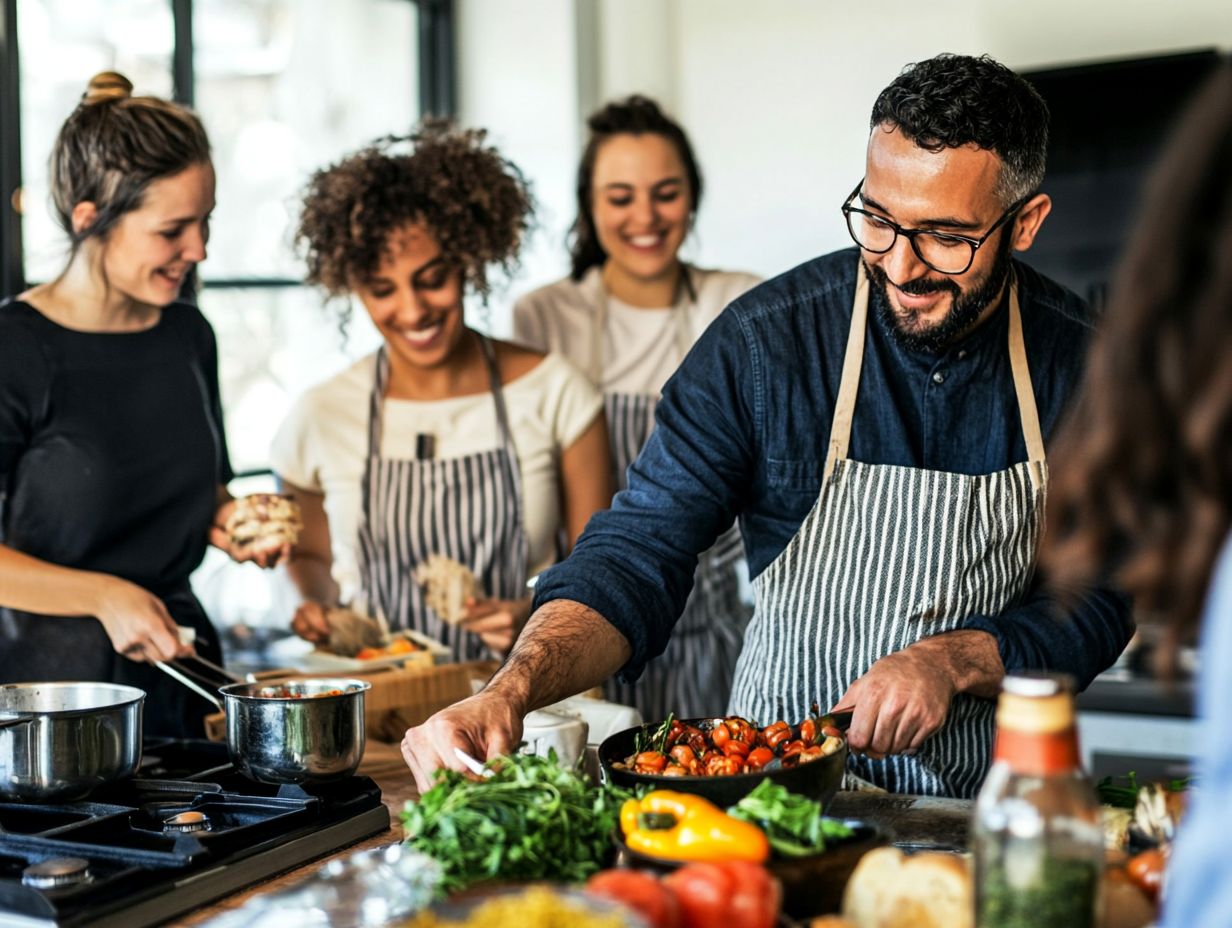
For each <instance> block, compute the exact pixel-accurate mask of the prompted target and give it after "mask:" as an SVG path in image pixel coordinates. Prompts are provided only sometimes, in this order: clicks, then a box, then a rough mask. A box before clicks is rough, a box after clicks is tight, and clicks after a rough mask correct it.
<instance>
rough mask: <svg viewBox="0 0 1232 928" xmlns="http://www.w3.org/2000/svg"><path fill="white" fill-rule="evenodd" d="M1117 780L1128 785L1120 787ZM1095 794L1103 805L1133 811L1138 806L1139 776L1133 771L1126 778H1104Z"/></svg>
mask: <svg viewBox="0 0 1232 928" xmlns="http://www.w3.org/2000/svg"><path fill="white" fill-rule="evenodd" d="M1117 779H1123V780H1124V781H1125V782H1126V784H1127V785H1126V786H1118V785H1117V784H1116V780H1117ZM1095 792H1096V794H1097V795H1098V796H1099V801H1100V802H1101V803H1102V804H1103V805H1106V806H1113V807H1115V808H1117V809H1132V808H1134V807H1135V806H1136V805H1137V804H1138V774H1137V773H1136V772H1135V771H1133V770H1131V771H1130V772H1129V773H1127V774H1126V775H1125V776H1124V777H1104V778H1103V779H1102V780H1100V781H1099V782H1098V783H1096V784H1095Z"/></svg>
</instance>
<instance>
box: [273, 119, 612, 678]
mask: <svg viewBox="0 0 1232 928" xmlns="http://www.w3.org/2000/svg"><path fill="white" fill-rule="evenodd" d="M530 210H531V198H530V193H529V191H528V189H527V187H526V183H525V181H524V180H523V178H522V175H521V173H520V172H519V171H518V169H517V168H516V167H514V166H513V165H512V164H511V163H509V162H508V161H507V160H505V159H504V158H503V157H502V156H501V155H500V153H499V152H497V151H496V150H495V149H494V148H491V147H489V146H488V145H487V144H486V142H485V138H484V134H483V133H482V132H480V131H475V130H460V129H456V128H453V127H451V126H449V125H446V124H443V123H439V122H431V123H427V124H425V125H424V126H423V127H421V129H420V130H419V131H417V132H415V133H413V134H412V135H411V136H409V137H407V138H391V139H385V140H382V141H380V142H378V143H376V144H375V145H373V146H370V147H369V148H366V149H364V150H362V151H360V152H358V153H356V154H354V155H352V156H350V157H348V158H345V159H343V160H342V161H341V162H339V163H338V164H336V165H333V166H332V167H329V168H327V169H325V170H322V171H319V172H318V173H317V174H316V175H315V176H314V177H313V179H312V181H311V182H310V183H309V185H308V189H307V192H306V195H305V198H304V207H303V213H302V216H301V219H300V226H299V236H298V238H299V241H300V242H301V244H303V245H304V246H305V250H306V252H307V262H308V280H309V282H310V283H315V284H318V285H320V286H321V287H322V288H323V289H324V290H326V291H327V292H328V293H329V294H331V295H333V296H338V297H351V296H354V297H357V298H358V300H359V302H360V303H361V304H362V305H363V307H364V308H365V309H366V310H367V312H368V315H369V316H370V317H371V319H372V321H373V323H374V324H375V325H376V327H377V329H378V331H379V332H380V334H381V336H382V338H383V340H384V345H383V346H382V347H381V349H380V350H379V351H377V352H376V353H375V354H372V355H369V356H368V357H365V358H363V359H361V360H360V361H359V362H358V363H356V364H355V365H353V366H352V367H350V368H349V369H347V370H345V371H343V372H342V373H341V374H339V375H337V376H336V377H333V378H331V379H330V380H328V381H326V382H325V383H322V384H320V385H318V386H317V387H315V388H313V389H312V390H310V391H309V392H308V393H307V394H306V395H305V396H304V397H302V398H301V399H300V400H299V402H298V403H297V404H296V405H295V407H294V408H293V409H292V411H291V414H290V416H289V417H288V418H287V420H286V422H285V423H284V424H283V426H282V428H281V429H280V430H279V432H278V435H277V436H276V438H275V440H274V445H273V449H272V452H271V459H272V462H273V466H274V470H275V472H276V473H277V474H278V475H279V479H280V480H281V482H282V483H283V484H284V486H286V487H287V489H288V490H290V491H291V492H294V493H295V495H296V497H297V498H298V499H299V501H300V504H301V506H302V507H303V512H304V532H303V534H302V535H301V537H300V543H299V545H298V547H297V549H296V551H295V555H294V557H293V558H292V560H291V561H290V564H289V569H290V574H291V577H292V579H293V580H294V582H295V584H296V586H297V588H298V590H299V593H300V595H301V596H302V598H303V603H302V605H301V606H300V607H299V609H298V610H297V611H296V614H295V616H294V619H293V623H292V624H293V627H294V629H295V631H296V632H297V633H299V634H300V635H302V636H303V637H305V638H307V639H309V640H312V641H317V642H320V643H325V642H327V641H328V640H329V638H330V633H331V629H330V627H329V622H328V619H327V616H328V614H329V611H330V609H329V607H332V606H335V605H338V604H340V603H345V602H349V603H350V604H351V606H352V608H353V609H354V610H355V611H357V612H360V613H363V614H366V615H370V616H372V617H373V618H377V619H381V620H384V621H385V622H386V623H387V624H388V625H389V626H390V627H392V628H410V629H414V630H416V631H419V632H423V633H425V634H427V635H430V636H431V637H433V638H436V639H438V640H440V641H441V642H443V643H444V644H446V645H448V646H449V647H450V649H451V650H452V651H453V654H454V656H455V658H457V659H460V660H469V659H475V658H479V657H490V656H494V655H499V654H501V653H503V652H505V651H507V650H508V649H509V647H510V646H511V645H512V644H513V640H514V637H515V636H516V635H517V633H518V631H519V630H520V628H521V626H522V625H523V624H524V623H525V621H526V618H527V616H528V615H529V612H530V599H529V597H528V596H527V595H526V580H527V578H528V577H529V576H530V575H532V574H535V573H538V572H539V571H540V570H541V569H543V568H544V567H546V566H548V565H549V564H551V563H552V562H553V561H554V560H555V559H556V556H557V548H558V544H559V540H560V538H561V537H562V535H563V536H564V537H565V538H567V539H568V541H569V543H572V540H573V539H575V538H576V537H577V536H578V535H579V534H580V533H581V530H582V526H584V525H585V524H586V521H587V520H588V519H589V518H590V515H591V513H593V512H594V511H595V510H596V509H599V508H602V507H603V506H606V505H607V503H608V500H609V499H610V497H611V486H610V483H609V480H608V474H607V469H606V467H604V464H603V462H604V461H605V460H606V456H607V441H606V437H607V436H606V430H605V429H604V425H603V416H602V409H601V405H602V404H601V401H600V398H599V396H598V394H597V393H596V392H595V391H594V390H593V389H592V388H591V387H590V385H589V384H588V383H587V382H586V380H585V378H584V377H582V375H581V374H580V373H578V372H577V371H576V370H574V369H573V368H572V367H571V366H570V364H569V363H568V362H567V361H566V360H565V359H564V358H563V357H561V356H560V355H553V354H549V355H546V356H545V355H542V354H539V353H537V352H532V351H528V350H526V349H524V348H518V347H516V346H514V345H509V344H505V343H502V342H495V341H492V340H490V339H488V338H485V337H483V336H481V335H479V334H478V333H477V332H475V331H474V330H472V329H470V328H468V327H467V325H466V323H465V320H464V318H463V311H462V303H463V296H464V294H465V293H466V292H467V290H470V291H472V292H474V293H477V294H478V295H479V296H480V297H482V298H486V297H487V294H488V293H489V291H490V289H491V284H490V281H489V274H490V273H491V272H492V270H493V269H495V268H501V269H503V270H505V271H508V270H510V269H511V268H512V267H513V265H514V264H515V263H516V261H517V256H518V251H519V249H520V247H521V244H522V239H523V237H524V235H525V232H526V229H527V228H528V224H529V220H530ZM348 311H349V304H348V305H347V307H346V309H344V315H345V313H346V312H348ZM433 558H436V559H437V560H439V559H441V558H444V559H447V560H448V561H449V562H451V563H452V564H453V565H454V566H455V567H457V566H459V565H460V566H461V567H463V568H465V569H466V570H467V571H469V573H470V574H472V575H473V576H474V578H475V579H476V582H477V586H478V588H479V594H478V595H477V596H474V597H471V598H470V599H469V600H468V602H467V603H466V609H465V615H464V617H463V618H462V620H461V622H458V623H455V622H453V621H449V620H451V619H454V618H456V617H455V616H452V615H451V616H444V615H441V614H439V613H438V612H437V611H436V610H435V609H434V608H433V607H432V605H431V602H430V601H429V600H428V598H426V597H425V591H424V590H423V589H421V587H420V585H419V584H418V583H417V582H416V581H415V579H414V577H415V575H416V567H417V566H419V565H421V564H424V563H427V562H429V561H431V560H432V559H433Z"/></svg>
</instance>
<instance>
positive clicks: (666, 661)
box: [590, 268, 749, 720]
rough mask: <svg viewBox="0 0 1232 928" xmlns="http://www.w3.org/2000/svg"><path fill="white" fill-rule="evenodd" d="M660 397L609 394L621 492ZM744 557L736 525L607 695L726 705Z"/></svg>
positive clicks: (595, 378) (711, 708) (694, 711)
mask: <svg viewBox="0 0 1232 928" xmlns="http://www.w3.org/2000/svg"><path fill="white" fill-rule="evenodd" d="M683 281H684V286H683V287H682V290H683V291H684V296H685V299H682V300H680V301H678V302H677V303H676V306H675V307H674V308H673V317H674V319H675V323H676V325H675V329H676V345H677V347H678V349H679V352H680V360H682V361H683V360H684V356H685V355H686V354H688V352H689V349H690V348H691V347H692V338H691V337H690V333H689V314H688V308H689V306H690V305H691V304H692V303H693V302H695V299H696V297H695V294H694V291H693V285H692V282H691V281H690V280H689V274H688V269H687V268H686V269H685V270H684V277H683ZM600 287H601V290H600V299H599V303H598V305H597V306H596V307H595V326H594V329H593V330H592V340H591V354H590V379H591V381H592V382H593V383H594V384H595V385H596V386H601V385H602V383H603V370H602V348H603V338H604V335H605V333H606V329H607V313H608V297H607V292H606V290H604V289H602V284H601V285H600ZM658 402H659V398H658V396H657V395H654V394H644V393H605V394H604V396H603V405H604V410H605V411H606V413H607V427H608V438H609V439H610V441H611V446H612V467H613V478H614V481H615V484H616V489H617V490H623V489H624V488H625V487H626V486H627V485H628V476H627V475H628V470H629V465H630V464H632V463H633V462H634V460H636V459H637V456H638V455H639V454H640V453H641V451H642V447H643V446H644V445H645V444H646V442H647V441H648V440H649V439H650V433H651V432H652V431H654V424H655V423H654V413H655V407H656V406H657V405H658ZM743 558H744V543H743V542H742V541H741V538H740V532H739V530H738V529H737V528H736V526H735V525H733V526H732V527H731V528H729V529H728V530H727V531H726V532H724V533H723V534H722V535H720V536H719V538H718V540H717V541H716V542H715V543H714V545H713V546H712V547H711V548H710V549H709V550H708V551H706V552H704V553H703V554H702V555H701V556H700V557H699V558H698V562H697V571H696V573H695V574H694V577H693V591H692V593H690V595H689V599H688V601H687V602H686V603H685V607H684V612H682V613H681V615H680V620H679V621H678V622H677V623H676V626H675V628H674V630H673V631H672V637H671V639H670V640H669V641H668V645H667V649H666V650H665V651H664V652H663V653H662V654H661V655H659V656H658V657H656V658H655V659H654V660H652V661H650V663H648V664H647V665H646V669H645V671H644V672H643V673H642V676H641V677H640V678H638V680H637V682H635V683H624V682H622V681H620V680H617V679H615V678H613V679H611V680H609V681H608V682H607V685H606V687H605V694H606V696H607V698H608V699H610V700H611V701H613V702H618V703H621V704H623V705H627V706H635V707H636V708H637V709H638V711H640V712H641V713H642V717H643V718H645V719H647V720H656V719H662V718H666V717H667V714H668V713H669V712H674V713H675V714H676V716H677V717H679V718H696V717H700V716H707V715H710V716H713V715H716V714H718V713H720V712H722V711H723V708H724V707H725V706H726V705H727V700H728V697H729V695H730V694H731V685H732V675H733V673H734V672H735V669H736V659H737V657H738V656H739V655H740V643H741V639H742V637H743V632H744V626H745V624H746V623H747V621H748V618H749V608H748V606H747V605H746V604H745V603H744V601H743V600H741V598H740V581H739V578H738V577H739V575H738V573H737V564H739V562H740V561H741V560H742V559H743Z"/></svg>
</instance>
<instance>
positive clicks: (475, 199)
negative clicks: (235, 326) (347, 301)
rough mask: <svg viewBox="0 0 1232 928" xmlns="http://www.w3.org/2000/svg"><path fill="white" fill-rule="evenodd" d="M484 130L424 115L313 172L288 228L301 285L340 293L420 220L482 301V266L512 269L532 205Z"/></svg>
mask: <svg viewBox="0 0 1232 928" xmlns="http://www.w3.org/2000/svg"><path fill="white" fill-rule="evenodd" d="M486 136H487V133H486V132H485V131H484V130H482V129H460V128H457V127H456V126H454V125H453V124H452V123H450V122H448V121H445V120H438V119H434V120H426V121H424V122H423V123H421V124H420V126H419V127H418V128H417V129H416V130H415V131H414V132H412V133H411V134H410V135H407V136H387V137H385V138H382V139H378V140H377V141H376V142H374V143H373V144H371V145H369V146H368V147H366V148H363V149H361V150H360V151H358V152H356V153H355V154H353V155H350V156H348V157H346V158H344V159H343V160H341V161H339V162H338V163H337V164H333V165H330V166H329V167H328V168H324V169H322V170H320V171H317V172H316V173H315V174H314V175H313V176H312V179H311V180H310V181H309V182H308V186H307V187H306V189H305V192H304V197H303V209H302V212H301V214H300V220H299V228H298V229H297V230H296V233H295V241H296V243H297V245H299V246H300V247H301V249H302V250H303V251H304V252H305V256H306V259H307V262H308V276H307V280H308V282H309V283H313V284H318V285H319V286H321V287H322V288H323V289H324V290H325V291H326V292H327V293H329V294H330V295H331V296H342V295H344V294H345V293H347V292H348V291H350V290H351V289H352V288H353V287H354V284H355V282H356V281H358V280H363V279H365V278H366V277H369V276H371V275H372V274H374V273H375V272H376V269H377V268H378V267H379V265H380V263H381V259H382V257H383V256H384V254H385V252H386V249H387V248H388V247H389V242H390V238H391V236H392V235H393V234H394V233H395V232H397V231H398V230H399V229H401V228H403V227H405V226H407V225H408V224H411V223H417V222H422V223H423V224H424V225H425V226H427V228H428V231H429V232H430V233H431V234H432V236H433V237H434V238H435V239H436V242H437V244H438V245H439V246H440V249H441V255H442V256H443V258H444V260H445V262H446V263H447V264H448V265H450V266H451V267H455V268H457V269H458V270H460V271H461V272H462V281H463V285H464V286H465V287H468V288H470V289H471V290H473V291H474V292H475V293H478V294H479V295H480V297H482V298H483V299H484V300H485V302H486V300H487V297H488V295H489V293H490V292H491V284H490V282H489V280H488V269H489V267H490V266H491V265H498V266H499V267H500V268H501V269H502V270H503V271H504V273H505V274H507V275H508V274H512V272H513V271H514V269H515V268H516V267H517V262H518V252H519V250H520V249H521V247H522V242H523V239H524V238H525V236H526V234H527V232H528V231H529V229H530V223H531V218H532V215H533V212H534V200H533V198H532V196H531V192H530V187H529V184H528V183H527V181H526V179H525V177H523V176H522V172H521V171H520V170H518V168H517V167H516V166H515V165H514V164H513V163H512V162H510V161H508V160H507V159H506V158H504V157H503V156H502V155H501V153H500V152H498V151H497V150H496V149H495V148H493V147H491V146H490V145H486V144H485V141H486Z"/></svg>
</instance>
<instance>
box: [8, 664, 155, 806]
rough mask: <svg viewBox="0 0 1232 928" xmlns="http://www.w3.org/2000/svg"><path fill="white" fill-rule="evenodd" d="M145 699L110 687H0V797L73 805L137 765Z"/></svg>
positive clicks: (130, 690) (134, 690)
mask: <svg viewBox="0 0 1232 928" xmlns="http://www.w3.org/2000/svg"><path fill="white" fill-rule="evenodd" d="M144 702H145V692H144V691H143V690H139V689H137V688H136V687H135V686H121V685H119V684H115V683H10V684H6V685H3V686H0V798H4V799H17V800H21V801H23V802H24V801H35V802H48V801H52V800H68V799H80V798H82V797H83V796H86V795H87V794H89V793H90V791H91V790H93V789H95V788H96V787H98V786H101V785H102V784H104V783H109V782H111V781H112V780H119V779H123V778H125V777H130V776H132V775H133V774H134V773H136V772H137V767H138V765H140V763H141V718H142V708H143V704H144Z"/></svg>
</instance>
